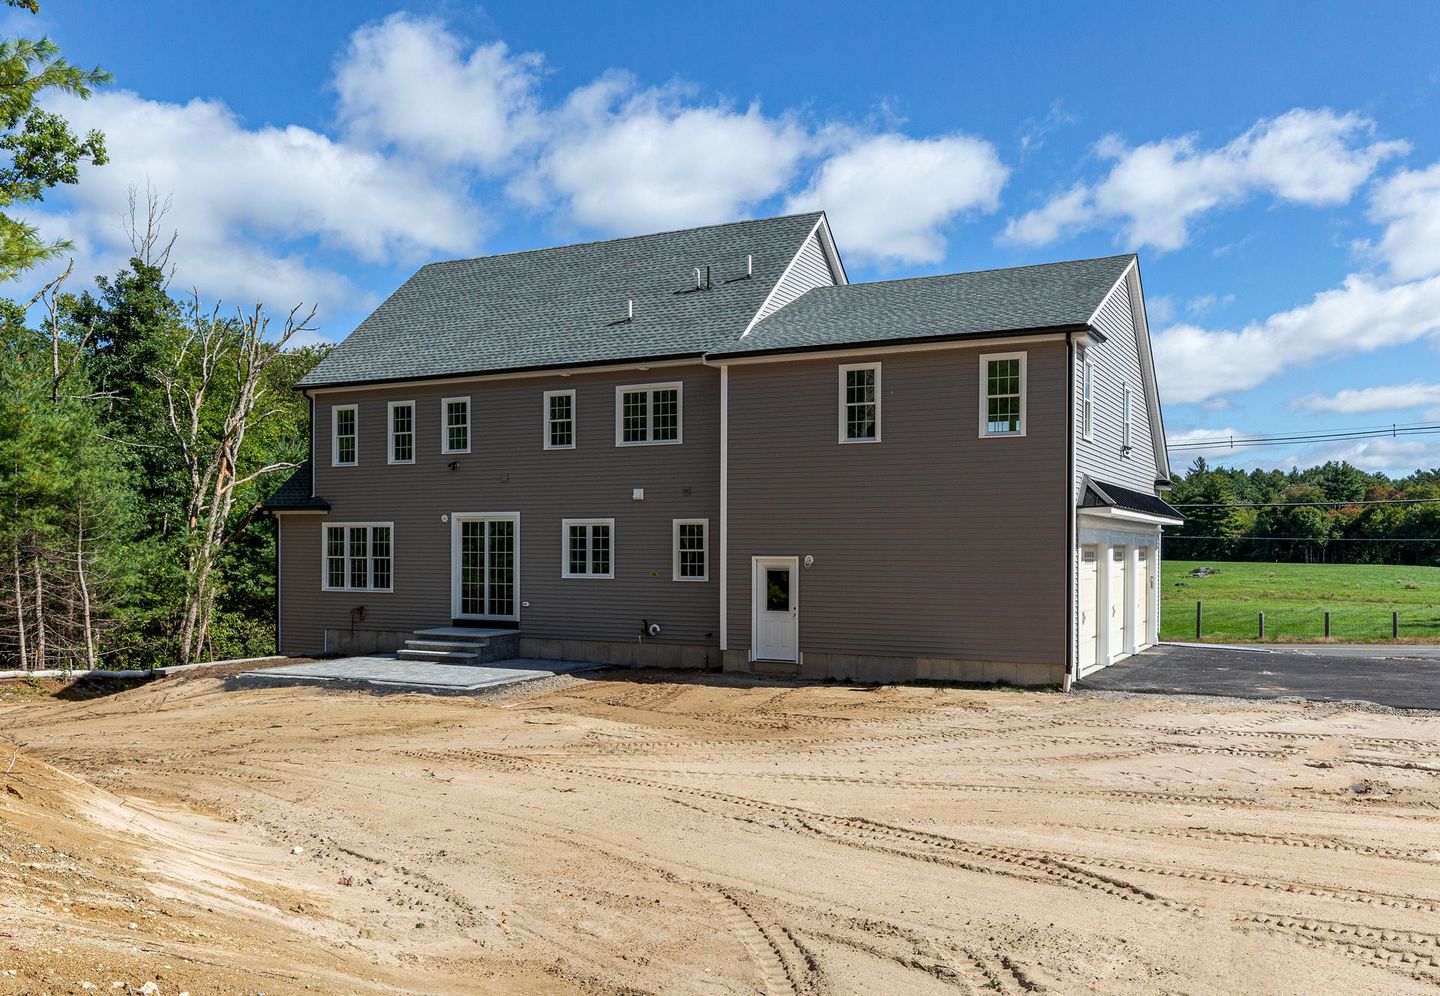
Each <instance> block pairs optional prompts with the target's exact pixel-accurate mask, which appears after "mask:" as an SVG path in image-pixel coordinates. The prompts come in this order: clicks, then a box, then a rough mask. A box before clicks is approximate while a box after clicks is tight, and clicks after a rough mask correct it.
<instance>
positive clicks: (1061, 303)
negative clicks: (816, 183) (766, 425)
mask: <svg viewBox="0 0 1440 996" xmlns="http://www.w3.org/2000/svg"><path fill="white" fill-rule="evenodd" d="M1134 259H1135V257H1134V256H1133V255H1129V254H1127V255H1123V256H1106V257H1103V258H1100V259H1080V260H1071V261H1068V262H1064V263H1043V264H1040V265H1038V266H1017V267H1011V268H1009V269H1004V270H981V271H979V272H975V273H955V274H948V275H945V276H938V277H918V278H911V279H908V280H884V281H878V282H875V283H862V284H844V285H840V286H836V287H817V288H815V289H814V290H810V291H807V292H806V293H805V294H804V295H802V296H801V297H800V298H799V299H797V300H796V301H794V302H792V303H790V304H788V305H786V306H785V307H783V308H781V309H780V310H779V311H777V312H775V313H774V314H773V315H771V316H769V317H768V318H766V319H765V320H764V321H762V322H760V323H759V324H757V325H756V326H755V328H754V329H753V330H751V332H750V334H749V335H747V336H745V337H744V338H743V339H738V340H735V341H732V342H729V343H727V344H726V345H722V346H717V347H716V348H714V349H712V350H711V355H714V356H742V355H746V354H750V353H769V352H781V351H785V350H800V349H816V348H823V347H827V346H857V345H866V344H869V343H876V344H879V343H891V342H897V341H900V342H903V341H905V340H918V339H942V338H951V337H956V336H966V335H979V334H984V333H998V332H1020V331H1035V330H1039V329H1060V328H1079V327H1081V326H1084V325H1086V324H1087V323H1088V322H1089V320H1090V317H1091V316H1092V315H1093V314H1094V313H1095V309H1096V308H1098V307H1099V306H1100V303H1101V302H1102V301H1103V300H1104V299H1105V295H1106V294H1108V293H1109V291H1110V289H1111V288H1112V287H1114V286H1115V284H1116V282H1117V281H1118V280H1119V279H1120V278H1121V277H1122V276H1123V275H1124V274H1125V270H1126V268H1127V267H1128V266H1129V265H1130V264H1131V262H1132V261H1133V260H1134Z"/></svg>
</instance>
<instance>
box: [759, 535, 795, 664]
mask: <svg viewBox="0 0 1440 996" xmlns="http://www.w3.org/2000/svg"><path fill="white" fill-rule="evenodd" d="M799 566H800V563H799V560H798V558H796V557H756V558H755V560H754V568H753V570H754V577H753V579H752V581H751V589H752V591H753V594H754V605H753V607H752V610H751V611H752V613H753V619H754V644H753V649H752V651H751V652H752V653H753V655H754V657H755V659H756V660H762V661H798V660H799V659H800V571H799Z"/></svg>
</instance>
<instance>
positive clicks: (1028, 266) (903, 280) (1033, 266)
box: [791, 252, 1137, 304]
mask: <svg viewBox="0 0 1440 996" xmlns="http://www.w3.org/2000/svg"><path fill="white" fill-rule="evenodd" d="M1135 258H1137V256H1136V254H1135V253H1133V252H1122V253H1116V254H1114V255H1113V256H1087V257H1085V258H1084V259H1056V260H1051V261H1050V262H1048V263H1024V264H1022V265H1020V266H992V267H989V268H988V269H984V270H958V271H956V272H955V273H928V274H926V275H925V276H923V277H892V278H890V279H889V280H863V281H860V282H858V283H857V282H855V281H851V282H850V283H848V284H835V285H834V286H833V287H816V288H812V289H814V290H834V289H843V288H845V287H879V286H880V285H882V284H908V283H915V282H917V281H920V280H944V279H946V278H947V277H975V276H979V275H980V274H982V273H1005V272H1008V271H1012V270H1043V269H1045V268H1046V267H1051V266H1065V265H1067V264H1070V263H1101V262H1105V261H1107V260H1112V259H1115V260H1120V259H1135ZM797 300H798V298H797ZM791 303H792V304H793V303H794V302H791Z"/></svg>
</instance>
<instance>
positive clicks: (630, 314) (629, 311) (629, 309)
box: [625, 297, 635, 322]
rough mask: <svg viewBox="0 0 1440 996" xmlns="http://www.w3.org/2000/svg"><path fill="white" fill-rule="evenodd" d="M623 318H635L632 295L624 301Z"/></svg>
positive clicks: (628, 319)
mask: <svg viewBox="0 0 1440 996" xmlns="http://www.w3.org/2000/svg"><path fill="white" fill-rule="evenodd" d="M625 320H626V321H627V322H633V321H634V320H635V299H634V298H633V297H632V298H629V299H627V300H626V301H625Z"/></svg>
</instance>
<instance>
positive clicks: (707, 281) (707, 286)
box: [705, 266, 710, 290]
mask: <svg viewBox="0 0 1440 996" xmlns="http://www.w3.org/2000/svg"><path fill="white" fill-rule="evenodd" d="M705 289H706V290H709V289H710V267H708V266H707V267H705Z"/></svg>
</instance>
